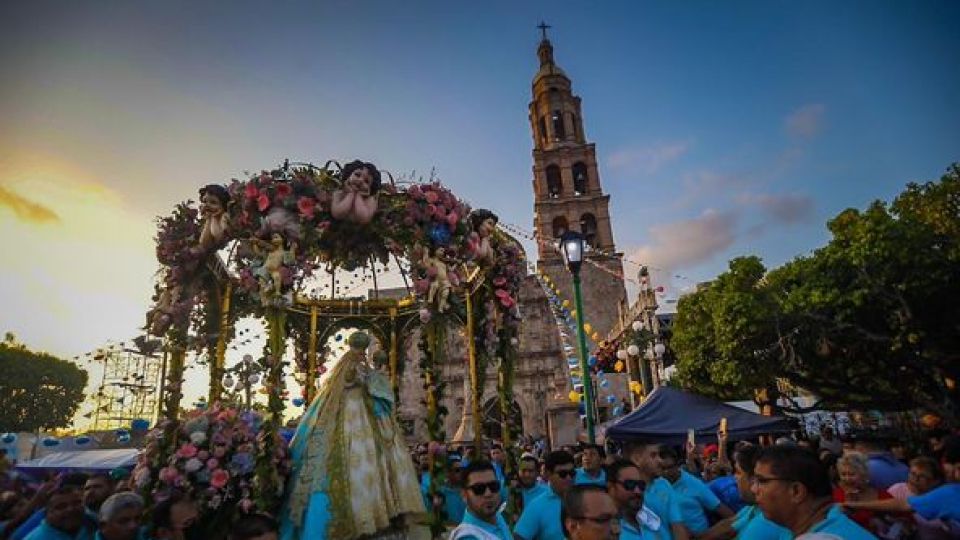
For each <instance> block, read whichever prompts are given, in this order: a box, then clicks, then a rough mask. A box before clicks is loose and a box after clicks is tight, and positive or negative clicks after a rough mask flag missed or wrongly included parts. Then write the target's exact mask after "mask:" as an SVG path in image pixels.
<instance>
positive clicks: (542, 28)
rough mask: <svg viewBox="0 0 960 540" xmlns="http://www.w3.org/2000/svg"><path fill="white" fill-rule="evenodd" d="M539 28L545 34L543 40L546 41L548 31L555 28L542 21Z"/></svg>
mask: <svg viewBox="0 0 960 540" xmlns="http://www.w3.org/2000/svg"><path fill="white" fill-rule="evenodd" d="M537 28H539V29H540V32H541V33H542V34H543V40H544V41H546V40H547V29H549V28H553V27H552V26H550V25H549V24H547V23H545V22H543V21H540V24H538V25H537Z"/></svg>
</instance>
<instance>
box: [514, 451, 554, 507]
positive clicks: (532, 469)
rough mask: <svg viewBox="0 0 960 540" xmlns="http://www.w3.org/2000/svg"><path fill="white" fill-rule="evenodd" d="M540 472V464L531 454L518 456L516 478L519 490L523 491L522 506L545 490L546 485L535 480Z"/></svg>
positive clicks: (525, 505)
mask: <svg viewBox="0 0 960 540" xmlns="http://www.w3.org/2000/svg"><path fill="white" fill-rule="evenodd" d="M539 472H540V464H539V463H538V462H537V458H535V457H534V456H533V455H532V454H524V455H523V457H521V458H520V471H519V474H518V475H517V478H519V480H520V490H521V492H522V493H523V507H524V508H526V507H527V505H529V504H530V502H531V501H533V500H534V499H536V498H537V497H539V496H540V495H543V494H544V493H546V492H547V489H548V488H547V485H546V484H541V483H539V482H538V481H537V480H538V479H539V478H538V477H539V476H540V475H539Z"/></svg>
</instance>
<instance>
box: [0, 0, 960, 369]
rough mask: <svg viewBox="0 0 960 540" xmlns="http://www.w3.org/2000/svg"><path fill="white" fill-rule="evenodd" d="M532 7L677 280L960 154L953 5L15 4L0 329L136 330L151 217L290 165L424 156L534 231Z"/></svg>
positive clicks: (396, 164)
mask: <svg viewBox="0 0 960 540" xmlns="http://www.w3.org/2000/svg"><path fill="white" fill-rule="evenodd" d="M541 19H543V20H546V21H547V22H548V23H549V24H550V25H552V26H553V28H552V29H551V30H550V38H551V40H552V42H553V45H554V47H555V57H556V60H557V63H558V64H559V65H560V66H561V67H562V68H563V69H564V70H565V71H566V73H567V74H568V75H569V76H570V77H571V79H572V81H573V87H574V92H575V93H576V94H577V95H579V96H580V97H581V98H582V99H583V113H584V127H585V131H586V135H587V138H588V139H589V140H590V141H592V142H594V143H596V145H597V157H598V160H599V162H600V173H601V182H602V185H603V188H604V190H605V191H606V192H607V193H609V194H610V195H611V214H612V217H613V223H614V236H615V240H616V242H617V246H618V248H619V249H620V250H621V251H623V252H624V253H625V254H626V255H627V257H628V258H630V259H631V260H632V261H636V262H642V263H645V264H649V265H651V266H653V267H655V268H658V269H663V272H658V273H657V274H655V275H656V276H657V278H658V279H659V284H662V285H664V286H665V287H666V289H667V296H668V297H676V296H677V295H678V294H680V292H681V291H682V290H683V289H684V288H686V287H689V286H691V285H692V284H693V283H695V282H697V281H702V280H707V279H710V278H711V277H713V276H715V275H716V274H717V273H719V272H721V271H723V269H724V268H725V266H726V262H727V261H728V260H729V259H730V258H731V257H734V256H737V255H743V254H758V255H760V256H762V257H763V259H764V260H765V262H766V263H767V264H768V265H770V266H773V265H777V264H780V263H782V262H784V261H786V260H789V259H790V258H792V257H795V256H797V255H801V254H804V253H807V252H809V251H810V250H811V249H814V248H816V247H817V246H819V245H822V244H823V243H824V242H825V241H826V240H827V238H828V234H827V231H826V228H825V222H826V221H827V220H828V219H829V218H830V217H831V216H833V215H835V214H836V213H838V212H839V211H840V210H842V209H844V208H847V207H863V206H865V205H866V204H868V203H869V202H870V201H871V200H873V199H876V198H885V199H889V198H891V197H892V196H894V195H895V194H896V193H897V192H899V191H900V190H901V189H902V187H903V186H904V184H905V183H907V182H909V181H924V180H935V179H937V178H939V176H940V175H941V173H942V172H943V171H944V170H945V169H946V167H947V166H948V165H949V164H950V163H951V162H953V161H957V160H960V72H958V70H957V66H958V65H960V32H958V31H957V22H958V21H960V3H957V2H952V1H923V2H902V1H897V2H887V1H864V2H836V1H830V2H786V1H752V2H748V1H733V2H707V1H691V2H674V1H667V0H663V1H640V2H633V1H631V2H523V3H519V2H469V3H468V2H450V1H445V2H439V1H438V2H359V1H358V2H346V1H344V2H333V1H323V2H296V3H294V2H242V1H240V2H238V1H231V2H196V1H190V2H186V1H184V2H177V1H167V2H130V1H116V2H104V1H89V2H68V1H57V2H53V1H46V0H39V1H29V2H28V1H9V2H4V3H3V4H2V6H0V21H2V22H0V29H2V31H0V68H2V71H0V73H2V74H3V84H2V85H0V169H2V171H3V174H0V225H2V227H3V230H4V231H5V232H6V234H5V239H6V244H7V245H6V246H5V248H6V249H4V250H3V255H2V265H0V297H2V298H3V303H4V309H3V310H0V330H3V331H12V332H14V333H15V334H17V336H18V337H19V339H20V340H21V341H23V342H24V343H26V344H27V345H29V346H31V347H35V348H40V349H46V350H49V351H51V352H54V353H56V354H59V355H62V356H65V357H72V356H74V355H77V354H82V353H84V352H86V351H90V350H93V349H95V348H97V347H98V346H100V345H102V344H103V343H104V342H105V341H107V340H108V339H113V340H117V341H119V340H124V339H129V338H130V337H132V336H134V335H136V334H137V333H138V328H139V327H140V326H142V324H143V313H144V311H145V310H146V309H147V307H148V304H149V298H150V295H151V294H152V278H153V274H154V272H155V271H156V269H157V265H156V261H155V259H154V255H153V240H152V237H153V234H154V231H155V226H154V222H153V219H154V217H155V216H157V215H160V214H166V213H168V212H169V211H170V210H171V209H172V207H173V206H174V204H176V203H177V202H179V201H180V200H183V199H186V198H190V197H193V198H196V190H197V188H198V187H200V186H201V185H203V184H206V183H209V182H213V181H220V182H226V181H228V180H229V179H230V178H232V177H240V176H242V175H243V174H244V171H256V170H260V169H265V168H272V167H275V166H276V165H277V164H279V163H280V162H282V161H283V160H284V158H291V160H300V161H312V162H315V163H323V162H325V161H326V160H327V159H337V160H340V161H341V162H342V161H345V160H350V159H354V158H362V159H364V160H369V161H373V162H375V163H377V164H378V165H379V166H380V167H382V168H383V169H386V170H389V171H390V172H392V173H393V174H394V175H395V176H396V175H401V174H405V173H406V174H409V173H410V172H411V171H416V172H417V174H421V175H424V176H426V175H429V174H430V171H431V170H435V171H436V174H437V176H439V178H440V179H442V181H443V182H444V183H445V184H447V185H448V186H450V187H451V188H452V189H453V190H454V191H455V192H456V193H457V194H459V195H460V196H461V197H463V198H464V199H466V200H468V201H469V202H470V203H471V204H472V205H473V206H474V207H486V208H491V209H493V210H495V211H496V212H497V213H498V214H499V215H500V216H501V221H502V222H505V223H510V224H515V225H518V226H520V227H522V228H524V229H526V230H530V229H531V228H532V221H533V215H532V208H533V194H532V189H531V178H532V173H531V167H532V158H531V149H532V138H531V134H530V127H529V124H528V122H527V105H528V103H529V101H530V99H531V95H530V84H531V80H532V77H533V75H534V73H535V72H536V70H537V58H536V46H537V43H538V41H539V31H538V30H537V29H536V25H537V23H538V22H539V21H540V20H541ZM626 270H627V271H628V272H631V273H633V272H635V271H636V267H634V266H632V265H629V264H628V265H627V266H626ZM675 275H680V276H683V277H682V278H677V277H671V276H675Z"/></svg>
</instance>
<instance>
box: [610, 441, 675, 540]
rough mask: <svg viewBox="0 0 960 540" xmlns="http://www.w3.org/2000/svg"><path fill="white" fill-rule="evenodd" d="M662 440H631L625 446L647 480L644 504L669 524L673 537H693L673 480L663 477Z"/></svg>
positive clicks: (627, 452)
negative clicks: (688, 528) (671, 483)
mask: <svg viewBox="0 0 960 540" xmlns="http://www.w3.org/2000/svg"><path fill="white" fill-rule="evenodd" d="M660 450H661V448H660V444H659V443H655V442H650V441H632V442H630V443H629V444H628V446H627V449H626V452H625V454H626V456H627V457H628V458H629V459H630V461H632V462H633V464H634V465H636V466H637V469H639V470H640V479H641V480H643V481H644V482H645V483H646V486H647V487H646V491H645V492H644V495H643V504H644V506H645V507H646V508H648V509H649V510H651V511H652V512H653V513H654V514H656V515H657V516H658V517H659V519H660V520H661V521H662V522H663V523H664V524H665V525H666V526H667V527H668V529H669V530H670V533H671V534H672V535H673V538H675V539H676V540H686V539H687V538H689V537H690V532H689V531H688V530H687V526H686V525H684V523H683V516H682V515H681V513H680V505H679V501H678V498H677V493H676V492H675V491H674V490H673V487H672V486H671V485H670V482H667V481H666V480H664V479H663V478H660V474H661V473H662V472H663V457H662V456H661V454H660Z"/></svg>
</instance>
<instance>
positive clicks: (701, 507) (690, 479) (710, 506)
mask: <svg viewBox="0 0 960 540" xmlns="http://www.w3.org/2000/svg"><path fill="white" fill-rule="evenodd" d="M673 490H674V491H675V492H676V493H677V495H678V498H677V503H678V504H679V505H680V513H681V514H682V515H683V523H684V524H685V525H686V526H687V527H688V528H689V529H690V531H691V532H693V533H696V534H699V533H702V532H704V531H706V530H707V529H709V528H710V520H708V519H707V513H706V511H707V510H709V511H714V510H716V509H717V507H718V506H720V499H718V498H717V496H716V495H714V494H713V492H712V491H710V487H709V486H707V484H705V483H703V481H702V480H700V479H699V478H697V477H695V476H693V475H692V474H690V473H688V472H687V471H685V470H683V469H680V478H678V479H677V481H676V482H674V483H673Z"/></svg>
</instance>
